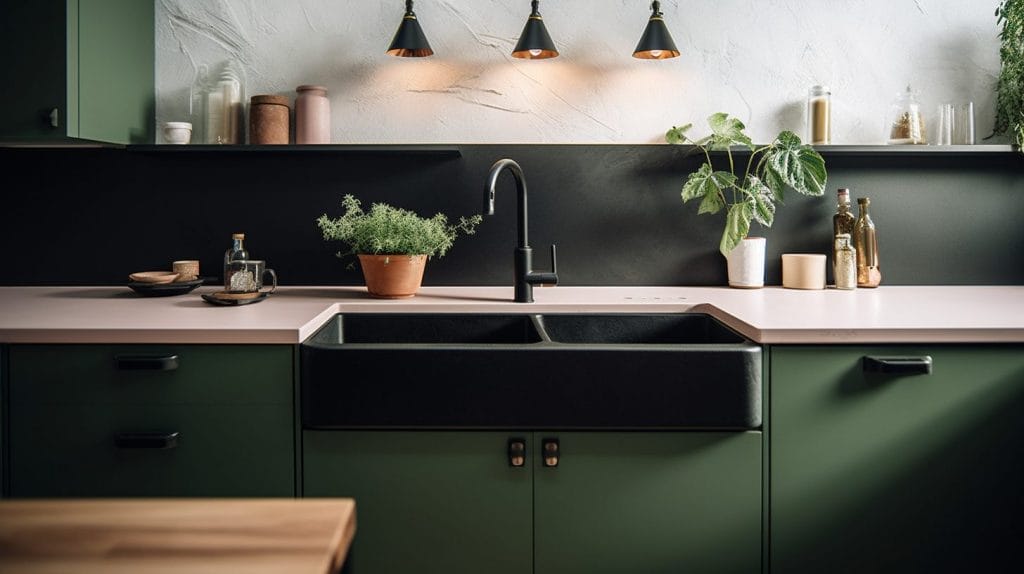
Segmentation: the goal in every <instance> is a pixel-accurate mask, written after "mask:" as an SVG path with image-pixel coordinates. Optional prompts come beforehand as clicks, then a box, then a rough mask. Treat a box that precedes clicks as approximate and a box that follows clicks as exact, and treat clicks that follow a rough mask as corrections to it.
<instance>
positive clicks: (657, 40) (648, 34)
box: [633, 2, 679, 60]
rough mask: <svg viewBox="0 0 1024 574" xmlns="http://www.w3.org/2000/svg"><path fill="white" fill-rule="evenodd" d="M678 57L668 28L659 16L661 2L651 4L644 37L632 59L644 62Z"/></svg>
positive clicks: (677, 49) (677, 51)
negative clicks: (639, 59)
mask: <svg viewBox="0 0 1024 574" xmlns="http://www.w3.org/2000/svg"><path fill="white" fill-rule="evenodd" d="M678 55H679V48H676V43H675V42H673V41H672V35H671V34H669V33H668V26H665V20H664V19H663V18H662V16H661V2H652V3H651V19H650V20H648V21H647V28H646V29H645V30H644V35H643V36H641V37H640V43H639V44H637V45H636V51H634V52H633V57H634V58H641V59H644V60H665V59H667V58H675V57H676V56H678Z"/></svg>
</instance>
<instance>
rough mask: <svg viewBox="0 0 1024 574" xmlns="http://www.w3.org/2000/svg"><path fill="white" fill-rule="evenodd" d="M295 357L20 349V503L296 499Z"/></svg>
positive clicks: (14, 481) (13, 353)
mask: <svg viewBox="0 0 1024 574" xmlns="http://www.w3.org/2000/svg"><path fill="white" fill-rule="evenodd" d="M293 352H294V351H293V348H292V347H290V346H284V345H282V346H257V345H252V346H235V345H208V346H188V345H177V346H159V345H145V346H144V345H13V346H11V347H10V351H9V374H10V377H9V381H8V383H9V393H8V397H9V403H8V419H9V420H8V424H9V427H8V429H9V431H10V432H9V436H8V446H9V456H8V460H9V466H8V473H9V477H8V478H9V486H10V490H9V494H10V496H12V497H63V496H69V497H91V496H97V497H107V496H218V497H227V496H295V493H296V489H295V457H294V453H295V446H294V436H295V435H294V433H295V431H294V426H293V425H294V420H295V419H294V411H293V404H294V403H293V385H292V379H293V368H292V365H293Z"/></svg>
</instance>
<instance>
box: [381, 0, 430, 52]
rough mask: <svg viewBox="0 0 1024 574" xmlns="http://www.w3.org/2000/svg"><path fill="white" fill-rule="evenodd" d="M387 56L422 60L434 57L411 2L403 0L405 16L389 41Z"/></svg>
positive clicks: (410, 0)
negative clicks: (424, 57) (425, 57)
mask: <svg viewBox="0 0 1024 574" xmlns="http://www.w3.org/2000/svg"><path fill="white" fill-rule="evenodd" d="M387 54H388V55H389V56H399V57H402V58H422V57H423V56H432V55H434V50H433V49H431V48H430V42H427V37H426V35H424V34H423V29H422V28H420V22H419V20H417V19H416V14H415V13H414V12H413V11H412V0H405V16H403V17H402V23H401V24H399V25H398V31H397V32H395V37H394V39H393V40H391V47H389V48H388V51H387Z"/></svg>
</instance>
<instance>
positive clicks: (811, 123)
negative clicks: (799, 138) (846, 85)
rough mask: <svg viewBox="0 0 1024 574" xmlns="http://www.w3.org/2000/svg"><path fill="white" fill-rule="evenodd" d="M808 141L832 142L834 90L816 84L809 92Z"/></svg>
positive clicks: (818, 142)
mask: <svg viewBox="0 0 1024 574" xmlns="http://www.w3.org/2000/svg"><path fill="white" fill-rule="evenodd" d="M807 143H810V144H814V145H822V144H830V143H832V92H830V91H829V89H828V88H827V87H825V86H814V87H812V88H811V90H810V92H808V94H807Z"/></svg>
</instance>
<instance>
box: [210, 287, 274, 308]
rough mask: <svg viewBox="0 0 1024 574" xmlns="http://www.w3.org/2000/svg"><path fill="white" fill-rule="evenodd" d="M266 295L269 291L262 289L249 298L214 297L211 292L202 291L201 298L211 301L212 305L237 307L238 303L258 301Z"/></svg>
mask: <svg viewBox="0 0 1024 574" xmlns="http://www.w3.org/2000/svg"><path fill="white" fill-rule="evenodd" d="M267 295H270V292H269V291H263V292H261V293H260V294H259V295H257V296H256V297H253V298H251V299H221V298H219V297H214V296H213V294H212V293H203V294H202V298H203V301H206V302H207V303H211V304H213V305H221V306H224V307H237V306H239V305H248V304H250V303H259V302H260V301H262V300H264V299H266V298H267Z"/></svg>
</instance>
